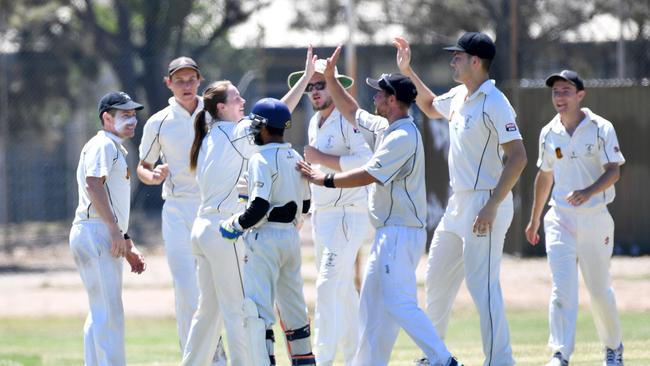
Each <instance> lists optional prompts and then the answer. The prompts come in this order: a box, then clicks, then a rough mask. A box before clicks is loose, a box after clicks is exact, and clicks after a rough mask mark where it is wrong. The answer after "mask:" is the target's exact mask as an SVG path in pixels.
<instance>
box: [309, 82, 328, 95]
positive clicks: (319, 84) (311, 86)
mask: <svg viewBox="0 0 650 366" xmlns="http://www.w3.org/2000/svg"><path fill="white" fill-rule="evenodd" d="M326 85H327V84H326V83H325V82H324V81H317V82H315V83H309V84H307V87H306V88H305V93H311V92H312V91H313V90H314V89H316V90H323V89H325V86H326Z"/></svg>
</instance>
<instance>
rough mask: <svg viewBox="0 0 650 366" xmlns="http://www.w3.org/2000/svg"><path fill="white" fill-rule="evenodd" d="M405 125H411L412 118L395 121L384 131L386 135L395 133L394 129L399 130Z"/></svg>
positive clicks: (407, 117)
mask: <svg viewBox="0 0 650 366" xmlns="http://www.w3.org/2000/svg"><path fill="white" fill-rule="evenodd" d="M407 123H413V117H411V116H410V115H408V116H406V117H404V118H400V119H398V120H395V121H394V122H393V123H391V124H390V125H389V126H388V128H387V129H386V133H388V132H391V131H395V130H396V129H398V128H400V127H401V126H403V125H405V124H407Z"/></svg>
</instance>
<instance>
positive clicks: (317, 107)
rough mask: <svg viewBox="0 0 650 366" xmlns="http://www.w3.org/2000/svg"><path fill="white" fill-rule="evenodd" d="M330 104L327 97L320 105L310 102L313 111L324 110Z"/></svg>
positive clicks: (330, 101)
mask: <svg viewBox="0 0 650 366" xmlns="http://www.w3.org/2000/svg"><path fill="white" fill-rule="evenodd" d="M331 105H332V99H328V100H327V101H326V102H325V103H323V104H321V105H320V106H317V105H315V104H313V103H312V107H313V108H314V111H315V112H318V111H322V110H325V109H327V108H329V107H330V106H331Z"/></svg>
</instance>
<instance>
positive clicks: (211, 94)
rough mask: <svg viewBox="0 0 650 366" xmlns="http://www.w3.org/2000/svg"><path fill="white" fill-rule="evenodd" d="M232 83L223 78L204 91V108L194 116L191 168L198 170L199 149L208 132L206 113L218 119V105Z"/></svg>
mask: <svg viewBox="0 0 650 366" xmlns="http://www.w3.org/2000/svg"><path fill="white" fill-rule="evenodd" d="M230 85H232V84H231V83H230V81H228V80H221V81H217V82H214V83H212V84H210V85H209V86H208V87H207V89H205V91H204V92H203V110H202V111H200V112H199V113H198V114H197V115H196V117H195V118H194V141H193V142H192V149H191V150H190V170H191V171H194V170H196V165H197V163H198V160H199V150H201V144H202V143H203V139H204V138H205V136H206V135H207V134H208V120H207V117H206V115H207V114H208V113H209V114H210V117H212V118H211V120H218V118H219V116H218V112H217V105H218V104H219V103H225V102H226V98H227V97H228V87H229V86H230Z"/></svg>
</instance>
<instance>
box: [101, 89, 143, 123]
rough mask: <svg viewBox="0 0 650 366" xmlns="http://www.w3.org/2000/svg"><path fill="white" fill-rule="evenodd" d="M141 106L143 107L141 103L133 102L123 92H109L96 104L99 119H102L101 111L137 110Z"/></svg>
mask: <svg viewBox="0 0 650 366" xmlns="http://www.w3.org/2000/svg"><path fill="white" fill-rule="evenodd" d="M142 108H144V106H143V105H142V104H140V103H136V102H134V101H133V99H131V97H130V96H129V95H128V94H126V93H125V92H110V93H108V94H106V95H104V96H103V97H102V99H100V100H99V105H98V106H97V109H98V110H99V119H100V120H101V119H102V113H104V112H106V111H109V110H111V109H121V110H129V109H135V110H136V111H139V110H141V109H142Z"/></svg>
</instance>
